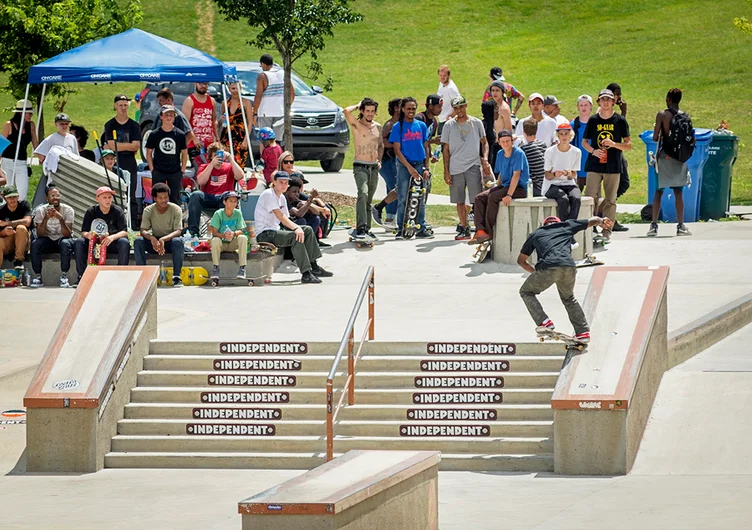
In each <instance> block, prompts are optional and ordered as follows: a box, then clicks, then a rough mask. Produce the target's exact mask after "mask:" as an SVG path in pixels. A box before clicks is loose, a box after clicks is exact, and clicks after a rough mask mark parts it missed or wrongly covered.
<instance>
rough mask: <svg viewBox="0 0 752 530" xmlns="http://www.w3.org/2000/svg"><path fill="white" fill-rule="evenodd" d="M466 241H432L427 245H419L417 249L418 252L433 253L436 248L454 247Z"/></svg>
mask: <svg viewBox="0 0 752 530" xmlns="http://www.w3.org/2000/svg"><path fill="white" fill-rule="evenodd" d="M464 243H465V242H464V241H454V240H449V241H445V240H439V241H437V240H431V241H428V242H426V243H421V244H419V245H418V246H417V247H415V248H416V250H417V251H418V252H431V251H432V250H433V249H435V248H441V247H453V246H456V245H458V244H460V245H461V244H464Z"/></svg>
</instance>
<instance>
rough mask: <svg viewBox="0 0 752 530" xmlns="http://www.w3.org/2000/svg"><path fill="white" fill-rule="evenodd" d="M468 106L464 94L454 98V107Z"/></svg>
mask: <svg viewBox="0 0 752 530" xmlns="http://www.w3.org/2000/svg"><path fill="white" fill-rule="evenodd" d="M465 105H467V100H466V99H465V96H463V95H462V94H457V95H456V96H454V97H453V98H452V107H464V106H465Z"/></svg>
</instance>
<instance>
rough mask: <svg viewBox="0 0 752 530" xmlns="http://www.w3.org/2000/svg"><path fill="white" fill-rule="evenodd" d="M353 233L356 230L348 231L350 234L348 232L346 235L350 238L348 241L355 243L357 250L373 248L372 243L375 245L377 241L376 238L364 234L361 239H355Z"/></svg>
mask: <svg viewBox="0 0 752 530" xmlns="http://www.w3.org/2000/svg"><path fill="white" fill-rule="evenodd" d="M355 232H356V230H355V229H354V228H353V229H352V230H350V232H348V235H349V236H350V237H349V240H350V241H351V242H353V243H355V246H357V247H358V248H362V247H368V248H373V245H374V243H376V241H377V240H376V238H374V237H373V236H371V235H368V234H364V235H363V236H362V237H355Z"/></svg>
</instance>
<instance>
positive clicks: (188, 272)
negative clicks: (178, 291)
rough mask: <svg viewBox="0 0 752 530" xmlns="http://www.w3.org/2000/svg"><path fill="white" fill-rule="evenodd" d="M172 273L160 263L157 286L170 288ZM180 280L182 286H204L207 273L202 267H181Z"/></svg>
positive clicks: (172, 270) (171, 269) (207, 279)
mask: <svg viewBox="0 0 752 530" xmlns="http://www.w3.org/2000/svg"><path fill="white" fill-rule="evenodd" d="M174 273H175V269H173V268H172V267H165V266H164V263H162V264H161V265H160V267H159V278H157V285H159V286H165V285H166V286H171V285H172V277H173V276H174ZM180 279H181V280H182V282H183V285H204V284H205V283H206V282H208V281H209V272H208V271H207V270H206V269H205V268H203V267H183V268H182V269H180Z"/></svg>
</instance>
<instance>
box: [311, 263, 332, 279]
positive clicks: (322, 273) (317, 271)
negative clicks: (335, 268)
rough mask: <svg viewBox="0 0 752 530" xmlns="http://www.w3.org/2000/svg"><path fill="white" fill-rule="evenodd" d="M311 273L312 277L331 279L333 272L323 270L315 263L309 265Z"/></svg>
mask: <svg viewBox="0 0 752 530" xmlns="http://www.w3.org/2000/svg"><path fill="white" fill-rule="evenodd" d="M311 273H312V274H313V275H314V276H318V277H320V278H331V277H332V276H334V273H333V272H329V271H327V270H324V268H323V267H322V266H321V265H319V264H318V263H316V262H314V263H311Z"/></svg>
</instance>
